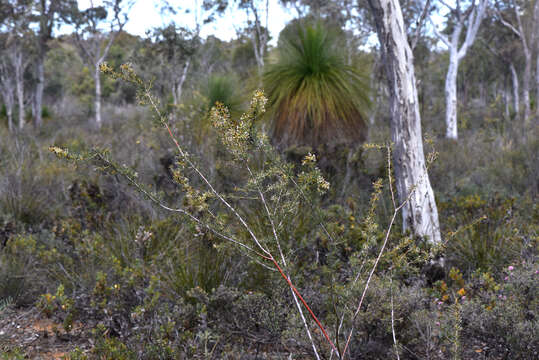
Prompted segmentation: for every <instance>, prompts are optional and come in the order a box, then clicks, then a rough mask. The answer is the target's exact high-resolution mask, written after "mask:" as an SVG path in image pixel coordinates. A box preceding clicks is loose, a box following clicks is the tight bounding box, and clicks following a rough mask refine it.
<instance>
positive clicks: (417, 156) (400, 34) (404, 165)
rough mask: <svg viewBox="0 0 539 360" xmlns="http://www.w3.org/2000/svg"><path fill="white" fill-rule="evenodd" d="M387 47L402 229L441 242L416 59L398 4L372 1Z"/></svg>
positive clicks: (390, 0)
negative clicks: (424, 138) (426, 148)
mask: <svg viewBox="0 0 539 360" xmlns="http://www.w3.org/2000/svg"><path fill="white" fill-rule="evenodd" d="M368 2H369V5H370V7H371V9H372V11H373V14H374V18H375V22H376V28H377V32H378V39H379V40H380V44H381V47H382V53H383V56H384V62H385V68H386V74H387V78H388V81H389V88H390V95H391V96H390V102H391V106H390V109H391V137H392V140H393V143H394V147H395V148H394V152H393V156H394V166H395V177H396V184H397V193H398V197H399V200H400V201H401V202H404V201H405V200H406V199H407V198H408V197H410V198H409V201H408V203H407V204H406V206H404V207H403V210H402V216H403V230H404V231H406V230H411V231H412V233H413V234H415V235H418V236H421V237H427V238H428V239H429V241H431V242H433V243H438V242H440V241H441V235H440V225H439V222H438V210H437V207H436V202H435V200H434V193H433V191H432V187H431V185H430V181H429V176H428V174H427V168H426V165H425V156H424V153H423V140H422V138H421V117H420V114H419V103H418V96H417V88H416V79H415V72H414V64H413V54H412V50H411V48H410V45H409V44H408V39H407V37H406V28H405V27H404V21H403V18H402V11H401V7H400V4H399V1H398V0H368Z"/></svg>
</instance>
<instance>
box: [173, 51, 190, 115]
mask: <svg viewBox="0 0 539 360" xmlns="http://www.w3.org/2000/svg"><path fill="white" fill-rule="evenodd" d="M189 66H191V59H187V62H186V63H185V65H184V66H183V71H182V76H181V77H180V81H178V86H177V87H176V92H175V96H176V98H175V99H174V102H175V104H174V105H178V104H179V103H180V100H181V98H182V92H183V84H185V80H186V79H187V73H188V72H189Z"/></svg>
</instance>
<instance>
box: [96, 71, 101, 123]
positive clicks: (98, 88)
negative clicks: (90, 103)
mask: <svg viewBox="0 0 539 360" xmlns="http://www.w3.org/2000/svg"><path fill="white" fill-rule="evenodd" d="M94 81H95V99H94V105H95V124H96V126H97V128H100V127H101V73H100V71H99V64H97V65H96V67H95V73H94Z"/></svg>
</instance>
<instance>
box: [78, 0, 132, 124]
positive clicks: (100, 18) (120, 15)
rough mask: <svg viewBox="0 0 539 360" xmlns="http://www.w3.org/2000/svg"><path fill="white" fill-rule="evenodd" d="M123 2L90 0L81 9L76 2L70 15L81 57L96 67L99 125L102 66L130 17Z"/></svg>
mask: <svg viewBox="0 0 539 360" xmlns="http://www.w3.org/2000/svg"><path fill="white" fill-rule="evenodd" d="M122 5H125V3H124V4H122V0H113V1H103V5H95V4H94V2H93V1H92V0H90V7H89V8H87V9H85V10H80V9H79V8H78V5H76V6H74V7H73V8H72V11H71V16H70V19H71V23H72V24H73V25H74V27H75V32H74V35H75V43H76V45H77V48H78V49H79V52H80V55H81V58H82V59H83V61H84V62H85V63H86V64H87V65H88V66H89V67H91V68H92V70H93V78H94V84H95V98H94V107H95V109H94V111H95V125H96V126H97V127H98V128H99V127H101V124H102V118H101V72H100V70H99V66H100V64H101V63H103V61H105V59H106V57H107V55H108V54H109V51H110V48H111V46H112V44H113V42H114V40H115V39H116V37H117V36H118V34H119V33H120V32H121V31H122V29H123V27H124V25H125V24H126V22H127V20H128V17H127V14H126V13H125V11H124V9H122ZM127 7H129V4H128V6H127Z"/></svg>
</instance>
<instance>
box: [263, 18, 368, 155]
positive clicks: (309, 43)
mask: <svg viewBox="0 0 539 360" xmlns="http://www.w3.org/2000/svg"><path fill="white" fill-rule="evenodd" d="M263 82H264V87H265V89H266V91H267V93H268V98H269V108H270V110H271V117H272V121H273V136H274V138H275V140H276V142H277V143H283V144H287V145H290V144H298V143H299V144H308V145H311V146H317V145H320V144H325V143H328V142H331V141H338V142H339V141H346V140H349V141H354V140H363V139H365V136H366V123H365V115H364V114H365V111H366V110H367V108H368V107H369V104H370V101H369V95H368V93H369V90H368V86H367V83H366V79H365V76H364V75H363V73H362V72H361V71H359V70H358V69H356V68H354V67H352V66H349V65H347V64H346V62H345V59H344V53H343V51H342V50H341V49H339V46H338V35H337V34H336V32H335V30H334V29H329V28H326V27H324V26H323V25H322V23H320V22H317V23H314V24H311V23H306V24H302V23H300V22H297V23H294V24H292V25H290V28H289V29H285V30H284V31H283V34H282V36H281V39H280V43H279V56H278V60H277V62H276V63H274V64H271V65H269V67H268V69H267V70H266V71H265V72H264V76H263Z"/></svg>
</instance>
